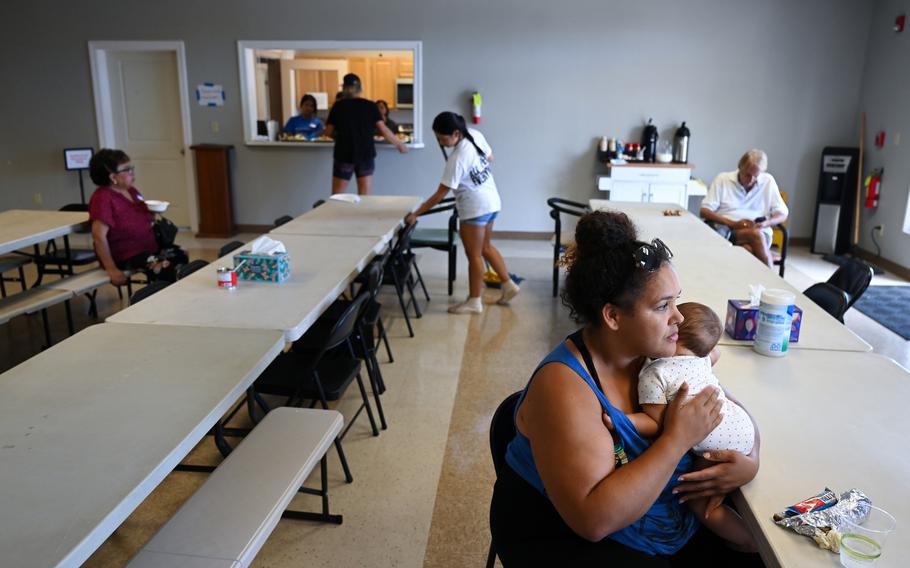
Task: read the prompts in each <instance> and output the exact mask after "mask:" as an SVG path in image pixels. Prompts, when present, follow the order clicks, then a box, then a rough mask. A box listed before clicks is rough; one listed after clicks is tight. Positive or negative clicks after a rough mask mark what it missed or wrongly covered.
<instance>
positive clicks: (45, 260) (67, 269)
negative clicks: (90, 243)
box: [32, 203, 98, 287]
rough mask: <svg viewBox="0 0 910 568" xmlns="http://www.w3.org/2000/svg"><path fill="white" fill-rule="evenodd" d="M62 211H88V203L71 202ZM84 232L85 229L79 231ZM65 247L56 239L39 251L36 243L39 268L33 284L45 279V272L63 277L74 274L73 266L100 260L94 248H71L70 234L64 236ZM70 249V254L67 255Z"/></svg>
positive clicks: (36, 261) (37, 266)
mask: <svg viewBox="0 0 910 568" xmlns="http://www.w3.org/2000/svg"><path fill="white" fill-rule="evenodd" d="M60 211H73V212H87V211H88V205H85V204H83V203H70V204H67V205H64V206H63V207H61V208H60ZM79 232H84V231H79ZM63 242H64V247H63V248H60V247H58V246H57V241H56V239H51V240H49V241H47V245H46V246H45V248H44V253H40V252H39V250H40V249H39V247H38V245H35V258H34V261H35V266H36V268H37V269H38V279H37V280H35V283H34V284H33V285H32V286H33V287H34V286H38V285H39V284H41V281H42V279H44V275H45V274H57V275H59V276H60V277H61V278H63V277H64V276H68V275H71V274H73V270H72V267H73V266H85V265H87V264H92V263H95V262H98V257H97V256H95V250H94V249H91V248H89V249H79V248H75V249H74V248H70V246H69V236H67V235H64V237H63ZM67 249H69V255H67Z"/></svg>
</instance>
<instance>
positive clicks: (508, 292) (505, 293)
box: [496, 279, 521, 306]
mask: <svg viewBox="0 0 910 568" xmlns="http://www.w3.org/2000/svg"><path fill="white" fill-rule="evenodd" d="M519 292H521V288H520V287H519V286H518V284H516V283H515V282H513V281H512V279H509V280H508V281H507V282H503V284H502V296H500V297H499V300H497V301H496V303H497V304H499V305H500V306H508V305H509V302H510V301H511V300H512V298H514V297H515V296H517V295H518V293H519Z"/></svg>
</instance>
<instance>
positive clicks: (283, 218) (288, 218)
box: [275, 215, 294, 227]
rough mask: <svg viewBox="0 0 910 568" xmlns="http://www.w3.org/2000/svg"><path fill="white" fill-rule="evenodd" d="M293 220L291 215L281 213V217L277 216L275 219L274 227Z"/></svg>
mask: <svg viewBox="0 0 910 568" xmlns="http://www.w3.org/2000/svg"><path fill="white" fill-rule="evenodd" d="M293 220H294V218H293V217H291V216H290V215H282V216H281V217H278V218H277V219H275V227H280V226H282V225H284V224H285V223H290V222H291V221H293Z"/></svg>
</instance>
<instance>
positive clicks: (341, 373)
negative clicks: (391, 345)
mask: <svg viewBox="0 0 910 568" xmlns="http://www.w3.org/2000/svg"><path fill="white" fill-rule="evenodd" d="M368 300H369V294H368V293H366V292H365V291H364V293H361V294H359V295H358V296H357V298H355V299H354V301H352V302H351V303H350V305H348V306H347V308H346V309H345V310H344V312H343V313H342V314H341V316H340V317H339V319H338V320H337V321H336V322H334V324H332V325H331V327H330V328H329V329H328V330H327V331H326V330H325V328H321V329H320V328H319V327H318V326H314V327H313V328H311V330H310V331H309V332H308V334H309V335H310V336H311V338H312V339H313V341H312V343H316V342H315V339H316V337H319V336H320V335H321V337H322V339H323V341H322V342H320V343H319V345H318V347H316V348H315V349H313V350H310V349H308V348H307V346H306V344H307V343H311V341H310V340H306V341H298V342H297V343H295V345H294V347H292V348H291V350H290V351H288V352H287V353H285V354H283V355H280V356H279V357H278V358H276V359H275V361H273V362H272V364H271V365H269V366H268V368H266V370H265V371H263V373H262V375H260V376H259V378H258V379H256V382H255V384H254V386H253V389H252V390H251V391H250V397H251V398H250V400H251V403H250V409H251V414H253V412H252V409H253V404H252V401H255V403H256V404H257V405H258V406H259V407H260V408H261V409H262V410H263V411H265V412H268V411H269V410H271V407H270V406H269V404H268V403H267V402H266V401H265V400H264V399H263V398H262V396H261V395H262V394H270V395H276V396H281V397H284V398H285V401H284V406H302V405H303V403H304V401H306V400H310V401H312V402H311V404H310V407H313V406H315V405H316V404H317V403H321V404H322V407H323V408H328V407H329V401H330V400H338V399H340V398H341V397H342V395H343V394H344V392H345V391H346V390H347V388H348V386H349V385H350V384H351V382H353V381H354V380H355V379H356V381H357V386H358V387H359V389H360V396H361V399H362V403H361V405H360V407H359V408H358V409H357V412H355V413H354V415H353V417H351V419H350V420H349V421H348V424H347V426H345V428H344V429H343V430H342V431H341V433H340V434H339V435H338V437H337V438H335V449H336V450H338V458H339V459H340V460H341V467H342V468H343V469H344V475H345V479H346V480H347V482H348V483H350V482H352V481H353V480H354V478H353V476H352V475H351V470H350V467H348V461H347V458H346V457H345V455H344V449H343V448H342V446H341V441H342V440H343V439H344V437H345V435H347V433H348V430H350V428H351V426H353V425H354V422H355V421H356V420H357V417H358V416H360V413H361V412H362V411H363V410H364V409H366V411H367V416H368V417H369V420H370V426H371V427H372V430H373V435H374V436H378V435H379V429H378V428H377V427H376V420H375V419H374V418H373V410H372V408H371V407H370V401H369V398H367V392H366V389H365V388H364V385H363V379H362V378H361V376H360V360H359V359H357V358H355V357H354V356H353V354H352V348H351V345H350V340H351V336H352V334H353V333H354V330H355V327H356V324H357V320H358V317H359V316H360V312H361V311H362V310H363V308H364V306H365V305H366V302H367V301H368ZM251 417H252V418H253V419H254V420H255V418H256V417H255V416H251Z"/></svg>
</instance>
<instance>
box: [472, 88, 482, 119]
mask: <svg viewBox="0 0 910 568" xmlns="http://www.w3.org/2000/svg"><path fill="white" fill-rule="evenodd" d="M482 104H483V98H482V97H481V96H480V93H478V92H477V91H474V93H473V94H472V95H471V121H472V122H473V123H474V124H480V106H481V105H482Z"/></svg>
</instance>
